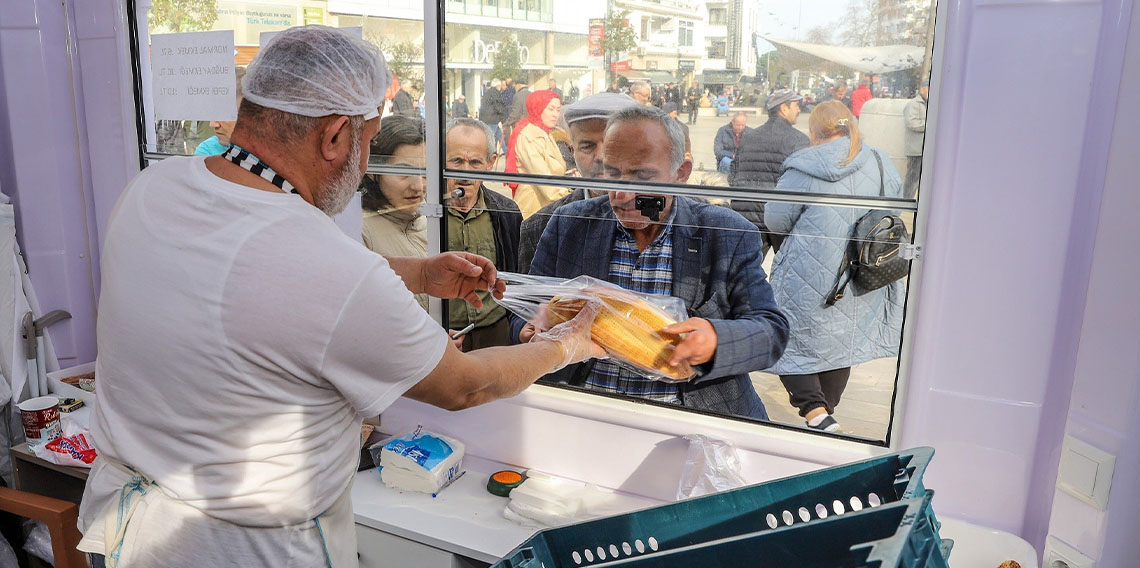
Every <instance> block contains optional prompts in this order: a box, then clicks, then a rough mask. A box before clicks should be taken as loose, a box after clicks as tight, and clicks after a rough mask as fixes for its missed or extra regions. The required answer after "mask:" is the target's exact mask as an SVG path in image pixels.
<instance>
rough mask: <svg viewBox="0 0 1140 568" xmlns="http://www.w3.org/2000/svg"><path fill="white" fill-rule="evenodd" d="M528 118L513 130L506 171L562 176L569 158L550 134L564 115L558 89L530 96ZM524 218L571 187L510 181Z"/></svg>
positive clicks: (563, 194) (564, 193)
mask: <svg viewBox="0 0 1140 568" xmlns="http://www.w3.org/2000/svg"><path fill="white" fill-rule="evenodd" d="M526 113H527V116H526V118H524V119H522V120H520V121H519V122H518V124H516V125H515V128H514V130H513V131H512V132H511V138H510V142H509V143H508V144H507V165H506V168H505V170H504V171H506V172H518V173H520V174H536V175H544V176H560V175H563V174H565V173H566V161H565V160H564V159H563V158H562V153H561V152H560V151H559V150H558V144H557V143H556V142H555V141H554V138H552V137H551V135H550V133H551V131H553V130H554V127H555V125H557V124H558V117H559V116H560V115H561V114H562V101H561V100H559V99H558V95H556V94H555V93H554V91H550V90H546V91H535V92H533V93H531V94H530V95H528V96H527V98H526ZM509 185H510V186H511V188H512V189H514V198H515V202H516V203H518V206H519V210H520V211H522V215H523V218H524V219H525V218H527V217H530V216H531V215H533V214H534V213H535V212H536V211H538V210H539V209H542V208H543V207H545V206H546V205H547V204H548V203H552V202H554V201H557V200H559V199H561V198H562V197H563V196H565V195H566V194H568V193H570V190H569V189H566V188H559V187H550V186H538V185H528V184H517V185H516V184H509Z"/></svg>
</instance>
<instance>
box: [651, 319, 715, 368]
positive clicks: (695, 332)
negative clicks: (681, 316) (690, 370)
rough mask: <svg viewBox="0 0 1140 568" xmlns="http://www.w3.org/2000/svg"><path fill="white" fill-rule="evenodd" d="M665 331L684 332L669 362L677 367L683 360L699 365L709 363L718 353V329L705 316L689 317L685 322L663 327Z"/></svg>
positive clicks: (662, 329)
mask: <svg viewBox="0 0 1140 568" xmlns="http://www.w3.org/2000/svg"><path fill="white" fill-rule="evenodd" d="M661 331H663V332H665V333H675V334H684V337H682V339H681V342H680V343H678V344H677V348H676V349H674V350H673V356H672V357H670V358H669V364H670V365H672V366H674V367H676V366H677V365H680V364H681V363H682V362H687V363H689V365H692V366H694V367H695V366H697V365H701V364H704V363H708V362H709V361H711V360H712V358H713V355H716V341H717V337H716V329H715V328H713V325H712V323H710V322H709V320H707V319H705V318H689V319H687V320H685V321H683V322H680V323H675V324H673V325H667V326H665V327H663V328H661Z"/></svg>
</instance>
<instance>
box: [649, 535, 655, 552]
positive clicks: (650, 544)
mask: <svg viewBox="0 0 1140 568" xmlns="http://www.w3.org/2000/svg"><path fill="white" fill-rule="evenodd" d="M649 548H650V549H652V550H657V539H656V538H653V537H649Z"/></svg>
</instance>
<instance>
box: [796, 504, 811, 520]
mask: <svg viewBox="0 0 1140 568" xmlns="http://www.w3.org/2000/svg"><path fill="white" fill-rule="evenodd" d="M799 514H800V520H801V521H803V522H805V523H806V522H808V521H810V520H811V513H809V512H808V510H807V507H800V510H799Z"/></svg>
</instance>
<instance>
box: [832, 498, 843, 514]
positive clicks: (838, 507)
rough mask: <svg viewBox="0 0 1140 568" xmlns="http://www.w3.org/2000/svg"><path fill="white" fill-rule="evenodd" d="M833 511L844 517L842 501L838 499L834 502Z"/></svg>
mask: <svg viewBox="0 0 1140 568" xmlns="http://www.w3.org/2000/svg"><path fill="white" fill-rule="evenodd" d="M831 510H832V511H835V514H836V515H842V514H843V502H842V501H840V500H839V499H836V500H835V501H833V502H832V503H831Z"/></svg>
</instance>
